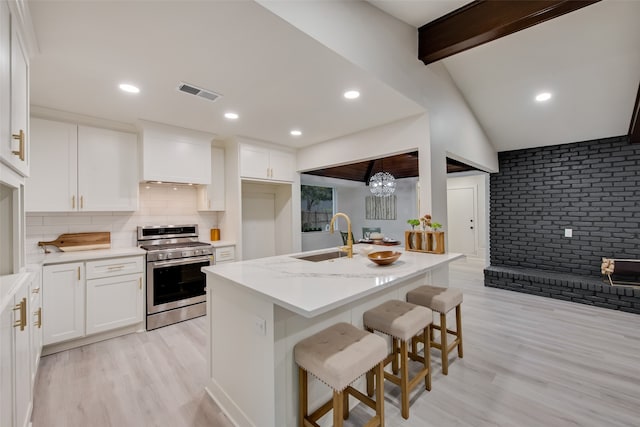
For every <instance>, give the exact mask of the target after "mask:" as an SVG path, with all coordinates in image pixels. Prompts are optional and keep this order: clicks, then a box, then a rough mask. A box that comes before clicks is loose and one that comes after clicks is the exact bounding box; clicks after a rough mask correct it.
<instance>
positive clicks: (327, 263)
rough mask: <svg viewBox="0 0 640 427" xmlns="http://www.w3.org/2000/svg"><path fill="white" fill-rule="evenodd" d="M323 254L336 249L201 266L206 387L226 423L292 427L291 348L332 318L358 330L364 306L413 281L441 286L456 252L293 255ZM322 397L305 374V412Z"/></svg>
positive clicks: (321, 388) (399, 293)
mask: <svg viewBox="0 0 640 427" xmlns="http://www.w3.org/2000/svg"><path fill="white" fill-rule="evenodd" d="M354 250H355V252H358V245H356V246H354ZM329 251H335V249H332V250H324V251H313V252H306V253H302V254H291V255H281V256H275V257H268V258H261V259H256V260H250V261H242V262H235V263H230V264H223V265H217V266H216V265H214V266H210V267H204V268H203V269H202V271H203V272H205V273H206V275H207V293H208V295H207V317H208V324H209V326H210V330H209V331H210V340H209V360H208V363H209V379H208V381H207V391H208V392H209V394H210V395H211V396H212V397H213V399H214V400H215V401H216V402H217V403H218V405H219V406H220V407H221V408H222V409H223V410H224V412H225V413H226V414H227V416H228V417H229V418H230V419H231V420H232V422H233V423H234V424H236V425H238V426H243V427H244V426H256V427H284V426H287V427H288V426H292V427H293V426H297V425H298V424H297V392H298V387H297V370H296V366H295V362H294V359H293V347H294V345H295V344H296V343H297V342H298V341H300V340H302V339H303V338H305V337H307V336H309V335H311V334H313V333H315V332H317V331H319V330H321V329H324V328H326V327H328V326H330V325H332V324H334V323H337V322H348V323H351V324H353V325H355V326H357V327H360V328H362V327H363V325H362V314H363V313H364V312H365V311H366V310H368V309H370V308H372V307H374V306H376V305H378V304H380V303H382V302H384V301H386V300H388V299H392V298H398V299H402V300H404V299H405V295H406V293H407V291H408V290H411V289H413V288H416V287H418V286H421V285H424V284H429V283H433V284H436V283H439V284H443V282H444V281H446V279H447V276H448V275H447V272H448V263H449V262H451V261H453V260H455V259H459V258H462V257H463V255H461V254H452V253H450V254H443V255H434V254H424V253H417V252H404V251H402V249H398V251H400V252H403V253H402V256H401V257H400V259H399V260H398V261H396V262H395V263H393V264H391V265H388V266H378V265H376V264H374V263H372V262H371V261H369V260H368V259H367V257H366V256H362V255H358V254H357V253H356V254H354V256H353V258H351V259H350V258H347V257H342V258H336V259H328V260H324V261H319V262H312V261H308V260H304V259H301V257H305V256H308V255H313V254H321V253H325V252H329ZM445 285H446V283H445ZM329 393H330V390H329V389H328V387H326V386H325V385H323V384H321V383H319V382H318V381H316V380H315V379H314V380H311V377H310V381H309V407H310V409H311V410H313V409H314V408H315V407H317V406H318V405H319V404H321V403H324V401H323V399H325V398H326V397H327V396H328V395H329ZM354 403H355V402H354ZM327 418H328V417H327Z"/></svg>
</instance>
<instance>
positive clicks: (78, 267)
mask: <svg viewBox="0 0 640 427" xmlns="http://www.w3.org/2000/svg"><path fill="white" fill-rule="evenodd" d="M78 280H80V267H78Z"/></svg>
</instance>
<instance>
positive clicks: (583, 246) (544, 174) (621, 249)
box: [490, 136, 640, 276]
mask: <svg viewBox="0 0 640 427" xmlns="http://www.w3.org/2000/svg"><path fill="white" fill-rule="evenodd" d="M498 157H499V162H500V172H499V173H496V174H492V175H491V199H490V227H491V228H490V230H491V231H490V244H491V246H490V253H491V256H490V257H491V265H492V266H504V267H522V268H534V269H542V270H547V271H554V272H559V273H571V274H577V275H583V276H585V275H590V276H600V262H601V258H602V257H611V258H633V259H640V144H630V143H629V140H628V138H627V137H626V136H623V137H614V138H607V139H601V140H594V141H587V142H578V143H573V144H563V145H555V146H550V147H540V148H533V149H526V150H516V151H507V152H501V153H499V156H498ZM565 228H571V229H573V237H572V238H566V237H564V229H565Z"/></svg>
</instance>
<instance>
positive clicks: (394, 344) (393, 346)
mask: <svg viewBox="0 0 640 427" xmlns="http://www.w3.org/2000/svg"><path fill="white" fill-rule="evenodd" d="M391 353H392V354H393V359H392V360H391V372H393V374H394V375H398V339H397V338H392V339H391Z"/></svg>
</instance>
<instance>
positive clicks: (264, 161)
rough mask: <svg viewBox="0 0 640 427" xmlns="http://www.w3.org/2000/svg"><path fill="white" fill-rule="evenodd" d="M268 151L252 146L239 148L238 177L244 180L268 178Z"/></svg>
mask: <svg viewBox="0 0 640 427" xmlns="http://www.w3.org/2000/svg"><path fill="white" fill-rule="evenodd" d="M269 172H270V170H269V150H267V149H266V148H262V147H255V146H253V145H244V144H243V145H241V146H240V175H241V176H243V177H245V178H259V179H268V178H269V175H270V174H269Z"/></svg>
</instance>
